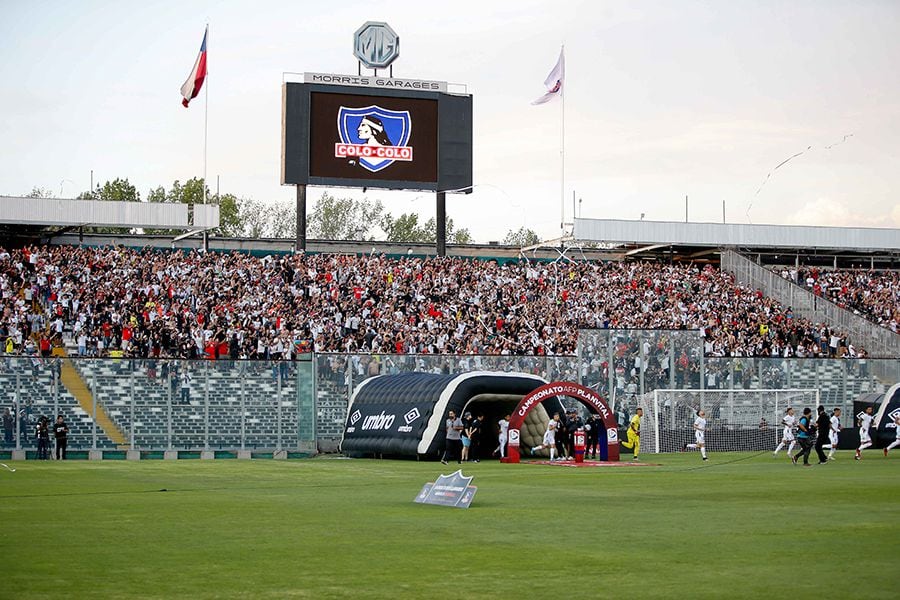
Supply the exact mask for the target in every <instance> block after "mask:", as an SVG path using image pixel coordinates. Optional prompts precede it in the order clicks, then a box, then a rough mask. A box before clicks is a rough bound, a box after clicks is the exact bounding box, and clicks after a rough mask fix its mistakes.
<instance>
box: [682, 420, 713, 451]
mask: <svg viewBox="0 0 900 600" xmlns="http://www.w3.org/2000/svg"><path fill="white" fill-rule="evenodd" d="M694 441H695V443H693V444H685V445H684V447H683V448H682V449H681V450H682V451H684V450H688V449H691V450H696V449H697V448H699V449H700V455H701V456H702V457H703V460H706V459H707V456H706V413H705V412H703V411H702V410H699V411H697V418H696V419H694Z"/></svg>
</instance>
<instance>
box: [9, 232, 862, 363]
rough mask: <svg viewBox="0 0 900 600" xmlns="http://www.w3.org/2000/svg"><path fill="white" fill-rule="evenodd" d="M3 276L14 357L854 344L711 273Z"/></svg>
mask: <svg viewBox="0 0 900 600" xmlns="http://www.w3.org/2000/svg"><path fill="white" fill-rule="evenodd" d="M0 273H2V274H0V288H2V294H3V299H2V303H3V317H2V320H0V335H2V336H3V338H4V339H7V340H11V341H12V345H13V352H12V353H14V354H19V353H21V354H28V353H30V352H32V351H33V350H32V348H31V347H30V346H29V344H30V343H31V342H30V341H29V339H30V336H29V335H28V334H29V333H30V334H32V335H38V334H40V333H43V332H46V333H47V334H48V335H49V336H53V337H55V338H56V341H57V342H60V341H62V340H65V341H67V342H68V345H69V346H70V347H71V348H72V350H73V351H75V352H77V353H78V354H87V355H90V356H114V357H115V356H126V357H142V358H146V357H160V356H163V357H165V356H168V357H178V358H203V357H206V358H216V357H218V358H223V357H228V358H230V359H240V358H249V359H263V358H264V359H274V358H290V357H292V356H295V355H296V354H297V353H302V352H306V351H309V350H315V351H318V352H346V353H354V352H372V353H385V352H389V353H395V354H419V353H424V354H487V355H492V354H494V355H532V354H533V355H572V354H574V352H575V347H576V342H577V330H578V329H579V328H645V329H696V330H699V331H701V334H702V335H703V337H704V348H703V351H704V353H705V354H706V355H707V356H712V357H716V356H782V357H792V356H797V357H800V358H804V357H817V356H824V355H834V354H836V353H839V354H840V355H844V354H846V353H847V348H849V346H850V341H849V340H847V339H846V336H844V334H843V333H841V332H839V331H832V330H831V329H830V328H829V327H828V326H827V325H825V324H819V323H813V322H810V321H808V320H806V319H803V318H800V317H795V315H793V313H792V311H791V308H790V307H785V306H782V305H780V304H779V303H778V302H776V301H775V300H773V299H771V298H768V297H765V296H763V295H762V293H761V292H759V291H757V290H754V289H751V288H749V287H747V286H742V285H739V284H736V283H735V282H734V280H733V278H732V277H731V276H730V275H729V274H728V273H725V272H723V271H720V270H718V269H716V268H715V267H713V266H711V265H706V266H703V267H702V268H701V267H700V266H698V265H694V264H661V263H658V262H579V263H574V262H556V263H552V264H533V263H527V262H520V263H516V264H505V265H502V266H501V265H498V264H497V263H495V262H491V261H474V260H463V259H457V258H397V259H394V258H387V257H385V256H377V255H369V256H365V255H363V256H347V255H295V256H282V257H271V256H267V257H263V258H258V257H254V256H249V255H246V254H239V253H228V254H225V253H208V254H202V253H197V252H189V253H183V252H180V251H175V252H168V251H159V250H149V249H145V250H133V249H128V248H123V247H104V248H79V247H74V246H42V247H26V248H24V249H22V250H16V251H13V252H12V253H7V252H2V253H0ZM833 344H837V346H834V345H833ZM855 350H856V352H857V353H859V354H860V355H864V349H862V348H855Z"/></svg>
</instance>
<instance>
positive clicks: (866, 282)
mask: <svg viewBox="0 0 900 600" xmlns="http://www.w3.org/2000/svg"><path fill="white" fill-rule="evenodd" d="M780 272H781V276H782V277H784V278H785V279H787V280H788V281H792V282H793V283H795V284H797V285H800V286H804V287H806V288H807V289H809V290H810V291H812V292H813V293H814V294H816V295H818V296H822V297H824V298H827V299H829V300H831V301H832V302H834V303H835V304H837V305H838V306H840V307H841V308H845V309H847V310H851V311H853V312H854V313H856V314H858V315H861V316H863V317H865V318H866V319H868V320H870V321H872V322H874V323H877V324H879V325H881V326H882V327H886V328H887V329H890V330H891V331H893V332H894V333H898V331H900V273H898V272H897V271H863V270H858V271H845V270H825V269H820V268H817V267H800V268H786V269H781V271H780Z"/></svg>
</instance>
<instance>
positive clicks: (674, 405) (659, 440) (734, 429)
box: [637, 389, 819, 452]
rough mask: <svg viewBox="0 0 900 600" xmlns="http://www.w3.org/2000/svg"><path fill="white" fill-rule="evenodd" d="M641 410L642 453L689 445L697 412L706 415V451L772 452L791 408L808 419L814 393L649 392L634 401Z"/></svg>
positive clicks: (816, 398) (815, 403) (816, 397)
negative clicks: (782, 419)
mask: <svg viewBox="0 0 900 600" xmlns="http://www.w3.org/2000/svg"><path fill="white" fill-rule="evenodd" d="M637 406H639V407H641V408H643V409H644V418H643V419H642V421H641V449H642V450H644V451H646V452H676V451H678V450H681V449H682V447H684V445H685V444H688V443H692V442H693V441H694V433H693V425H694V419H695V418H696V416H697V411H699V410H703V411H704V412H705V413H706V449H707V450H710V451H714V452H761V451H763V450H774V449H775V446H777V445H778V442H780V441H781V434H782V430H783V426H782V425H781V418H782V416H783V415H784V413H785V411H786V410H787V409H788V408H789V407H793V409H794V413H795V416H796V417H797V418H798V419H799V417H800V414H801V413H802V412H803V408H804V407H807V406H808V407H810V408H811V409H812V411H813V415H815V414H816V408H817V407H818V406H819V390H815V389H784V390H743V389H742V390H654V391H653V392H649V393H647V394H644V395H643V396H641V397H640V398H638V403H637Z"/></svg>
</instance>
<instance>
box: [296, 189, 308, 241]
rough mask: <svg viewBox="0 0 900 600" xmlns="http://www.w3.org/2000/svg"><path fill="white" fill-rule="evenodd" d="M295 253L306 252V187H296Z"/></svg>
mask: <svg viewBox="0 0 900 600" xmlns="http://www.w3.org/2000/svg"><path fill="white" fill-rule="evenodd" d="M294 251H295V252H305V251H306V186H305V185H298V186H297V240H296V241H295V242H294Z"/></svg>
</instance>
